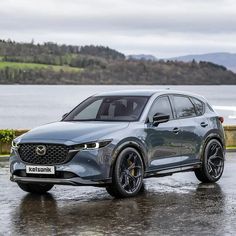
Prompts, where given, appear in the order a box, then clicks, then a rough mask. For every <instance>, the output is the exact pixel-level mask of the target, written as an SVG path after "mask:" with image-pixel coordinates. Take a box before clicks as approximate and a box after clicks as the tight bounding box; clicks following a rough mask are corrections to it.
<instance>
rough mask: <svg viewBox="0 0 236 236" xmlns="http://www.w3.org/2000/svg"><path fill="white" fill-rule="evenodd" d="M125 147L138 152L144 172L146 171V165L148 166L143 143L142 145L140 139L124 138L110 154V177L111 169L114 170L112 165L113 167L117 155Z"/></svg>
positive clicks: (145, 148)
mask: <svg viewBox="0 0 236 236" xmlns="http://www.w3.org/2000/svg"><path fill="white" fill-rule="evenodd" d="M126 147H133V148H135V149H136V150H137V151H138V152H139V154H140V155H141V157H142V160H143V164H144V170H146V168H147V165H148V158H147V153H148V151H147V147H146V145H145V143H143V142H142V141H141V140H140V139H138V138H135V137H130V138H125V139H123V140H121V141H120V142H119V143H118V144H117V145H116V147H115V148H114V150H113V153H112V164H111V168H110V176H112V173H113V168H114V165H115V162H116V159H117V157H118V155H119V154H120V152H121V151H122V150H124V149H125V148H126Z"/></svg>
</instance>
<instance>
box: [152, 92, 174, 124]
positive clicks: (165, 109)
mask: <svg viewBox="0 0 236 236" xmlns="http://www.w3.org/2000/svg"><path fill="white" fill-rule="evenodd" d="M155 114H160V115H161V114H163V115H169V116H170V119H172V118H173V114H172V109H171V106H170V101H169V98H168V97H166V96H164V97H160V98H157V100H156V101H154V103H153V105H152V107H151V109H150V111H149V114H148V120H149V122H153V116H154V115H155Z"/></svg>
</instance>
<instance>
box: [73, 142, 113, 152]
mask: <svg viewBox="0 0 236 236" xmlns="http://www.w3.org/2000/svg"><path fill="white" fill-rule="evenodd" d="M111 141H112V140H103V141H97V142H89V143H82V144H78V145H74V146H73V150H77V151H79V150H91V149H99V148H103V147H105V146H107V145H108V144H109V143H111Z"/></svg>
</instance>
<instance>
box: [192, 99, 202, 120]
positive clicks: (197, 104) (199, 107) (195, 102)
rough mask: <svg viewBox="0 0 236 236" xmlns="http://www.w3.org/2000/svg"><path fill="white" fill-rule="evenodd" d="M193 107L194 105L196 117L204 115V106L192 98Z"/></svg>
mask: <svg viewBox="0 0 236 236" xmlns="http://www.w3.org/2000/svg"><path fill="white" fill-rule="evenodd" d="M192 100H193V102H194V105H195V110H196V113H197V115H198V116H200V115H202V114H203V113H204V104H203V102H201V101H200V100H198V99H196V98H192Z"/></svg>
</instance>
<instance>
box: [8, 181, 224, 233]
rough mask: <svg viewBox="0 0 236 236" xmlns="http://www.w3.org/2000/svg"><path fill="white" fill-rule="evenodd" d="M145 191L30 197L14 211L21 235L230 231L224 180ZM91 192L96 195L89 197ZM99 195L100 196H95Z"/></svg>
mask: <svg viewBox="0 0 236 236" xmlns="http://www.w3.org/2000/svg"><path fill="white" fill-rule="evenodd" d="M145 189H147V191H146V190H144V191H143V193H141V194H139V195H138V196H137V197H135V198H130V199H120V200H117V199H112V198H110V197H109V196H108V194H107V193H106V192H105V190H103V189H98V191H97V192H98V194H97V195H96V194H90V193H89V191H90V190H91V188H87V190H88V192H87V193H86V192H83V194H82V195H79V196H77V197H78V198H76V199H74V196H73V197H71V199H66V198H65V199H63V198H62V199H58V200H57V199H55V198H54V195H53V194H46V195H43V196H37V195H30V194H28V195H26V196H25V197H24V198H23V199H22V200H21V203H20V206H19V208H16V211H15V213H14V214H13V219H12V223H13V229H14V230H13V232H15V233H16V234H19V235H59V234H61V235H65V234H66V235H104V234H106V235H111V234H112V235H121V234H124V235H152V234H155V232H156V233H157V232H158V234H160V235H162V234H175V235H176V234H181V235H182V234H191V233H192V234H194V233H196V232H198V233H199V232H200V231H201V233H202V235H204V234H208V235H209V234H214V233H217V234H220V232H225V231H224V230H225V228H224V227H225V221H227V218H226V217H224V214H225V213H224V206H225V197H224V193H223V192H222V190H221V188H220V186H219V185H218V184H199V185H197V184H193V183H190V184H188V185H187V186H186V184H184V185H181V186H180V185H178V183H177V184H174V185H173V184H172V182H171V183H169V184H163V185H162V184H158V182H157V181H156V179H150V180H149V181H148V185H146V186H145ZM89 196H90V197H89ZM94 196H96V197H94Z"/></svg>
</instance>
